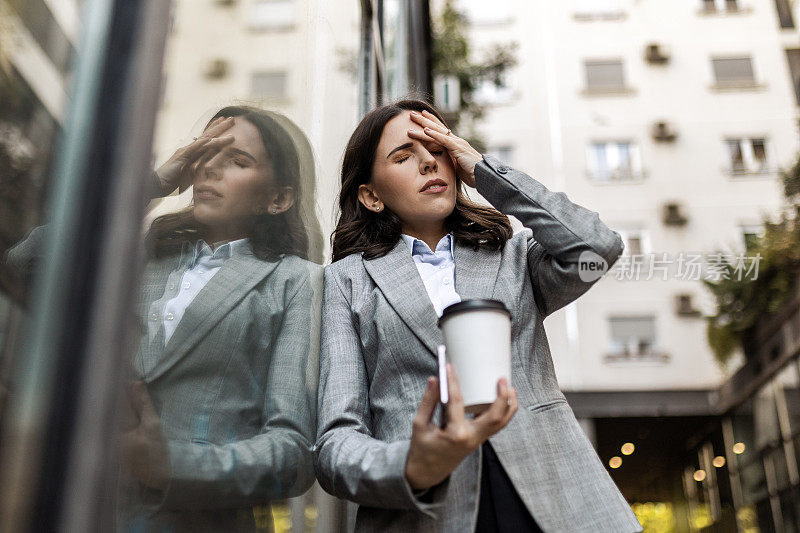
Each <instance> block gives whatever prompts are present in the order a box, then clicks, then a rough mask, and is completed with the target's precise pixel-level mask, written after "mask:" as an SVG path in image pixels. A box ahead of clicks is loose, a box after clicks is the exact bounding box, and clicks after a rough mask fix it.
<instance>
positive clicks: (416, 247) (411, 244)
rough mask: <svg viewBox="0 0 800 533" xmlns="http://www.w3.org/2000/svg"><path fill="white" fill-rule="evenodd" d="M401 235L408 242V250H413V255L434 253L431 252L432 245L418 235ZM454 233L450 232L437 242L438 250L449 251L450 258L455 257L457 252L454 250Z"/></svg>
mask: <svg viewBox="0 0 800 533" xmlns="http://www.w3.org/2000/svg"><path fill="white" fill-rule="evenodd" d="M400 237H401V238H402V239H403V242H405V243H406V246H408V251H409V252H411V255H412V257H413V256H415V255H424V254H433V253H434V252H431V249H430V247H429V246H428V245H427V244H426V243H425V242H424V241H421V240H419V239H417V238H416V237H412V236H411V235H406V234H405V233H402V234H401V235H400ZM454 240H455V239H453V234H452V233H448V234H447V235H445V236H444V237H442V238H441V240H440V241H439V242H438V244H436V252H449V254H450V259H453V258H455V253H454V250H453V241H454Z"/></svg>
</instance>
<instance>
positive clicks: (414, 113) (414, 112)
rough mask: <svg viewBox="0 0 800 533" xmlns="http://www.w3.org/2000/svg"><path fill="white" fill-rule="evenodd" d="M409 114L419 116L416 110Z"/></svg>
mask: <svg viewBox="0 0 800 533" xmlns="http://www.w3.org/2000/svg"><path fill="white" fill-rule="evenodd" d="M411 114H412V115H417V116H419V113H417V112H416V111H412V112H411Z"/></svg>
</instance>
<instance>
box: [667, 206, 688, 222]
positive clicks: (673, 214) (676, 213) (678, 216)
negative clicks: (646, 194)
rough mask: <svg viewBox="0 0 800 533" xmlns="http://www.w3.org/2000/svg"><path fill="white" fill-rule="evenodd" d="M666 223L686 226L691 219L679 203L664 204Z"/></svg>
mask: <svg viewBox="0 0 800 533" xmlns="http://www.w3.org/2000/svg"><path fill="white" fill-rule="evenodd" d="M663 221H664V225H666V226H685V225H686V223H687V222H689V219H688V218H686V216H685V215H684V214H683V213H682V212H681V206H680V204H677V203H669V204H666V205H664V218H663Z"/></svg>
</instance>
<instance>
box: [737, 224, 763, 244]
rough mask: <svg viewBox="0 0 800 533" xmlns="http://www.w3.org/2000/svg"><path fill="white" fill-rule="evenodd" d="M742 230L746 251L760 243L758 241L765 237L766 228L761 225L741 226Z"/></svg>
mask: <svg viewBox="0 0 800 533" xmlns="http://www.w3.org/2000/svg"><path fill="white" fill-rule="evenodd" d="M740 230H741V232H742V233H741V235H742V243H743V244H744V249H745V250H749V249H750V248H752V247H753V246H754V245H755V244H757V243H758V240H759V239H760V238H761V237H763V236H764V227H763V226H761V225H759V224H748V225H744V226H740Z"/></svg>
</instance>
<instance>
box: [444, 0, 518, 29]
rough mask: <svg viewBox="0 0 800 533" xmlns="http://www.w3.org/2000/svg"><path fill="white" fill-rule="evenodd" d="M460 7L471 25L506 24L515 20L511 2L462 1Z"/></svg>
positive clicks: (506, 0)
mask: <svg viewBox="0 0 800 533" xmlns="http://www.w3.org/2000/svg"><path fill="white" fill-rule="evenodd" d="M458 5H459V6H460V7H461V9H463V10H464V14H465V15H466V17H467V21H469V23H470V24H475V25H481V24H504V23H507V22H511V21H512V20H513V17H512V16H511V6H510V4H509V0H492V1H491V2H487V1H486V0H461V1H460V2H459V3H458Z"/></svg>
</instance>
